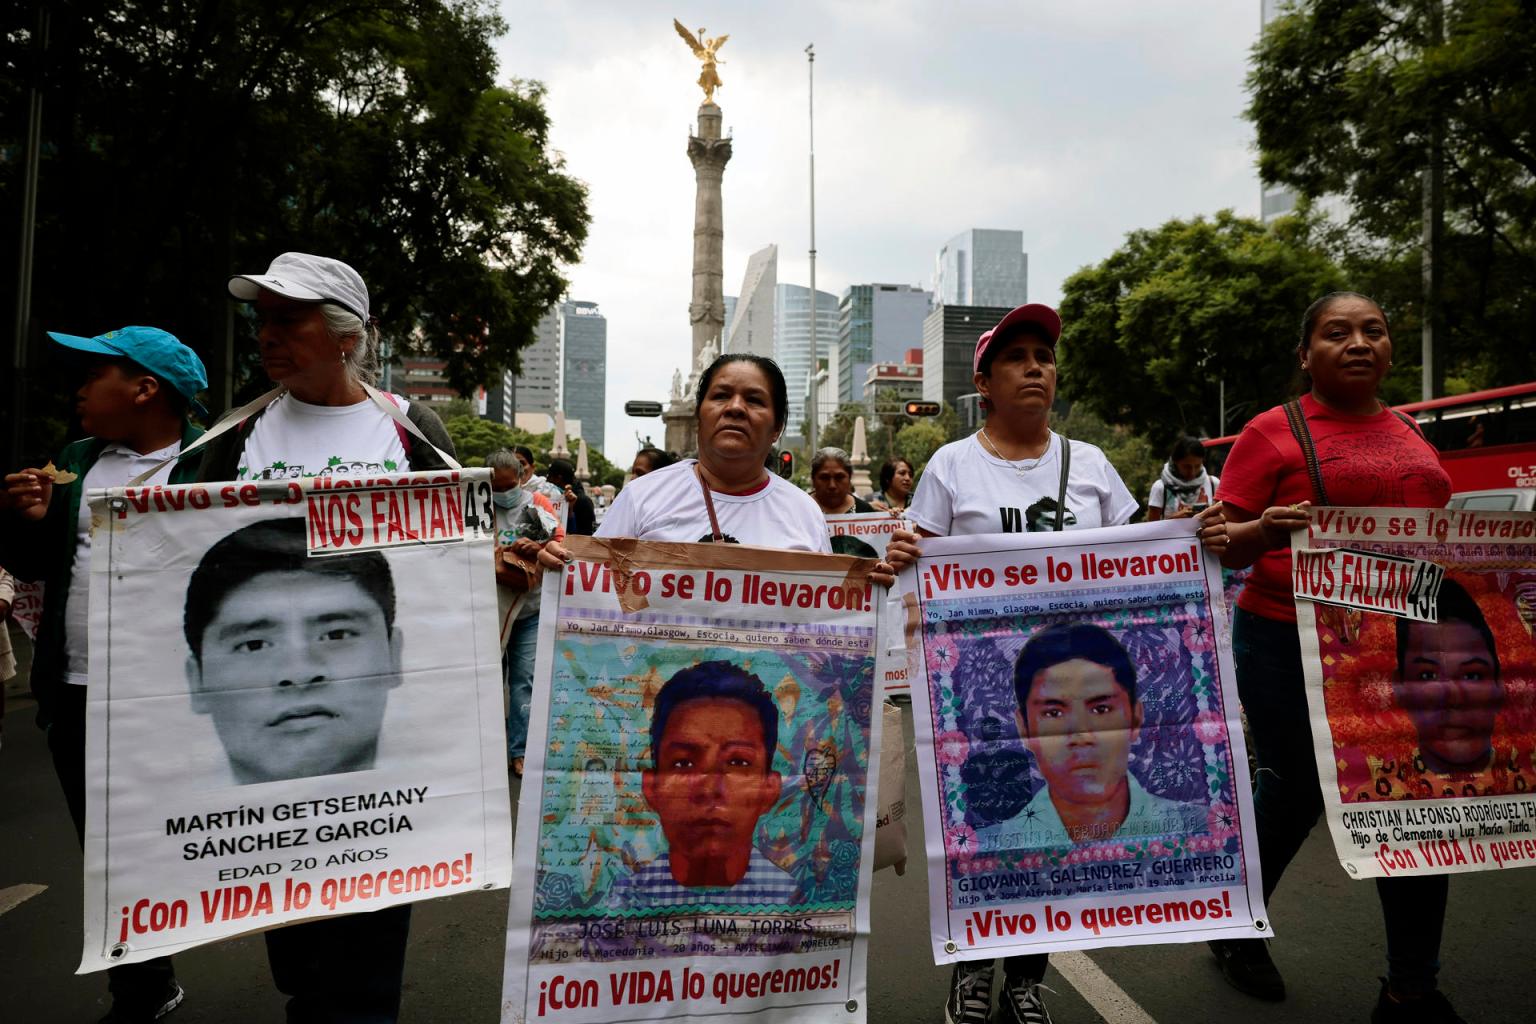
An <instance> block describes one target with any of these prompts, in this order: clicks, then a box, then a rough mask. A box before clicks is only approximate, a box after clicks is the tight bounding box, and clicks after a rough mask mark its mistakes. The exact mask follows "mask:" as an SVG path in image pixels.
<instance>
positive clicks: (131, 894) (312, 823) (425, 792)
mask: <svg viewBox="0 0 1536 1024" xmlns="http://www.w3.org/2000/svg"><path fill="white" fill-rule="evenodd" d="M489 476H490V471H489V470H483V469H477V470H464V471H462V472H459V471H455V472H448V471H444V472H441V473H402V474H394V473H391V474H388V475H381V476H379V477H374V478H366V477H357V478H333V477H317V478H301V479H293V480H286V479H285V480H270V481H252V482H241V483H207V484H191V485H183V486H175V487H130V488H115V489H112V490H108V491H92V492H90V494H89V500H90V510H91V523H92V543H91V555H92V560H91V581H90V585H91V600H90V614H91V621H90V651H91V666H90V678H91V685H90V689H89V694H88V698H87V712H86V713H87V721H88V742H87V753H86V780H87V802H86V808H87V814H86V837H85V946H84V954H83V959H82V963H81V970H82V971H91V970H100V969H102V968H106V967H111V966H114V965H116V964H121V963H132V962H136V961H139V960H144V959H147V958H150V957H155V956H164V955H167V954H170V953H174V952H179V951H180V950H183V949H187V948H189V947H191V946H196V945H200V944H202V943H206V942H212V941H215V940H218V939H222V938H227V937H229V936H233V935H240V934H244V933H247V932H252V931H259V930H263V929H266V928H271V927H274V926H276V925H282V924H289V923H292V922H295V921H301V920H304V919H307V918H316V917H324V916H329V915H335V914H354V913H358V912H362V911H368V910H377V909H380V908H383V907H387V906H391V905H394V904H399V903H406V902H411V901H415V900H424V899H429V898H432V897H434V896H448V895H453V894H456V893H461V892H467V891H470V890H473V889H494V888H502V887H505V886H506V885H508V884H509V882H510V880H511V820H510V811H509V800H508V794H507V781H506V735H505V726H504V725H503V717H504V716H503V711H502V695H501V690H502V672H501V651H500V647H499V645H498V643H497V635H496V626H497V623H496V585H495V576H494V565H493V561H492V551H493V546H494V540H493V538H494V520H493V518H492V506H491V493H490V482H489Z"/></svg>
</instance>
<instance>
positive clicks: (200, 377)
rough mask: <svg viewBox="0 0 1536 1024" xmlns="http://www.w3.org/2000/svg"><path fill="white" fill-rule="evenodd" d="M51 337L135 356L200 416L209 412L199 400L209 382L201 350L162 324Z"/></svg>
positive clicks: (116, 355) (98, 351)
mask: <svg viewBox="0 0 1536 1024" xmlns="http://www.w3.org/2000/svg"><path fill="white" fill-rule="evenodd" d="M48 337H50V338H52V339H53V340H54V341H56V342H58V343H59V344H60V345H63V346H64V347H65V348H70V349H74V350H75V351H76V352H86V353H89V354H91V355H98V356H107V357H109V358H112V359H131V360H133V361H134V362H135V363H138V364H139V365H140V366H142V367H144V369H145V370H147V371H148V372H149V374H150V376H152V377H155V378H156V379H158V380H161V381H163V382H165V383H166V384H169V385H170V386H171V387H173V388H175V389H176V391H177V392H178V393H179V394H180V395H181V396H182V397H183V398H185V399H186V400H187V404H188V405H190V406H191V407H192V411H193V412H195V413H197V414H198V415H199V416H207V415H208V409H207V408H206V407H205V406H204V405H203V403H201V402H199V401H198V400H197V393H198V392H199V391H201V390H203V389H204V388H206V387H207V386H208V371H207V369H206V368H204V366H203V361H202V360H201V359H199V358H198V356H197V353H196V352H193V351H192V350H191V349H190V348H188V347H187V346H185V345H183V344H182V343H181V340H180V339H179V338H177V337H176V335H174V334H172V333H170V332H169V331H162V330H161V329H160V328H158V327H120V328H118V329H117V330H115V331H108V332H107V333H106V334H98V335H97V336H96V337H94V338H82V337H79V336H78V335H74V334H60V333H58V332H57V331H49V332H48Z"/></svg>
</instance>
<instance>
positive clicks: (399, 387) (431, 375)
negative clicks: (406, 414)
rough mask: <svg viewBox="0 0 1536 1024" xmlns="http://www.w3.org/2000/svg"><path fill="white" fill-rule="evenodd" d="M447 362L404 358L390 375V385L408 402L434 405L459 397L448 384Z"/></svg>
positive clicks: (424, 358)
mask: <svg viewBox="0 0 1536 1024" xmlns="http://www.w3.org/2000/svg"><path fill="white" fill-rule="evenodd" d="M447 367H448V361H447V360H445V359H433V358H430V357H419V356H406V357H405V358H403V359H401V360H400V361H399V367H398V369H396V370H395V371H394V373H392V374H391V375H390V377H391V379H390V384H391V385H392V387H393V388H394V389H395V391H396V392H398V393H399V394H401V395H403V396H404V397H405V399H406V401H408V402H425V403H427V404H429V405H430V404H436V403H441V402H447V401H451V400H453V399H455V398H458V397H460V396H459V393H458V392H457V391H455V390H454V389H453V388H452V387H451V386H450V385H449V384H448V377H447V376H446V371H447Z"/></svg>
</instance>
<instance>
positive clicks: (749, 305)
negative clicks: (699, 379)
mask: <svg viewBox="0 0 1536 1024" xmlns="http://www.w3.org/2000/svg"><path fill="white" fill-rule="evenodd" d="M778 276H779V247H778V246H777V245H771V244H770V245H765V246H763V248H761V249H759V250H757V252H754V253H753V254H752V255H751V257H750V258H748V260H747V271H746V273H745V274H743V275H742V279H741V294H740V296H738V297H737V300H736V306H735V310H734V315H733V316H732V317H731V319H730V320H729V321H727V324H728V326H727V328H726V335H725V338H724V339H723V343H722V344H721V346H720V351H721V352H722V353H725V352H733V353H744V354H747V355H755V356H767V357H768V358H770V359H771V358H773V352H774V286H775V285H776V284H777V283H778Z"/></svg>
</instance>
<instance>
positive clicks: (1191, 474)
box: [1147, 436, 1220, 523]
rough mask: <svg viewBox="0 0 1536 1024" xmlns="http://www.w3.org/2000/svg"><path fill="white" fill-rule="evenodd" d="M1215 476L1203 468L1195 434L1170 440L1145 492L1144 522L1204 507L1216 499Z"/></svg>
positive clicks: (1202, 449) (1182, 515) (1202, 452)
mask: <svg viewBox="0 0 1536 1024" xmlns="http://www.w3.org/2000/svg"><path fill="white" fill-rule="evenodd" d="M1218 483H1220V479H1219V478H1218V477H1214V476H1211V475H1210V474H1209V473H1207V472H1206V471H1205V445H1203V444H1201V443H1200V441H1199V439H1198V438H1194V437H1187V436H1186V437H1181V438H1179V439H1178V440H1177V441H1175V442H1174V445H1173V451H1171V452H1169V453H1168V461H1167V462H1165V463H1163V472H1162V475H1161V476H1160V477H1158V479H1156V480H1154V481H1153V482H1152V492H1151V493H1150V494H1149V495H1148V496H1147V522H1149V523H1155V522H1157V521H1158V520H1159V519H1184V518H1187V517H1188V516H1192V515H1194V514H1195V513H1197V512H1202V511H1204V510H1205V508H1206V506H1208V505H1210V503H1211V502H1213V501H1215V500H1216V485H1217V484H1218Z"/></svg>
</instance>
